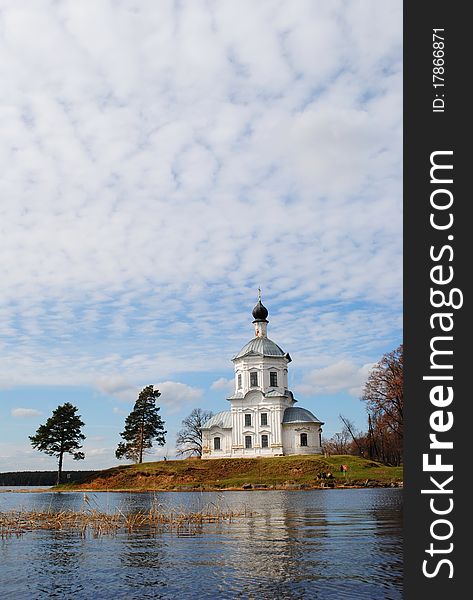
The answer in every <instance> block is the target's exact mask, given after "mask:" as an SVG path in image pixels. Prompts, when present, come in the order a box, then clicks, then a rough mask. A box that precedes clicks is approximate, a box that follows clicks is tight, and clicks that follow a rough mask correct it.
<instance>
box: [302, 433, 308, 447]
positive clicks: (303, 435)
mask: <svg viewBox="0 0 473 600" xmlns="http://www.w3.org/2000/svg"><path fill="white" fill-rule="evenodd" d="M301 446H307V433H301Z"/></svg>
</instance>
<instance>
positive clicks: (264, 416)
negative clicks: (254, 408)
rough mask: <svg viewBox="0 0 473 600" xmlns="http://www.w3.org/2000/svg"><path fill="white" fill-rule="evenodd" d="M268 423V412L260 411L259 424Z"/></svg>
mask: <svg viewBox="0 0 473 600" xmlns="http://www.w3.org/2000/svg"><path fill="white" fill-rule="evenodd" d="M267 424H268V413H261V425H267Z"/></svg>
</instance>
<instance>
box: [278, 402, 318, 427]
mask: <svg viewBox="0 0 473 600" xmlns="http://www.w3.org/2000/svg"><path fill="white" fill-rule="evenodd" d="M282 422H283V423H320V424H321V425H323V423H322V421H319V420H318V419H317V417H316V416H315V415H313V414H312V413H311V412H310V410H307V408H296V407H293V406H291V407H290V408H286V410H285V411H284V416H283V419H282Z"/></svg>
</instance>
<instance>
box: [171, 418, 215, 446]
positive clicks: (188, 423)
mask: <svg viewBox="0 0 473 600" xmlns="http://www.w3.org/2000/svg"><path fill="white" fill-rule="evenodd" d="M212 416H213V412H211V411H209V410H202V409H201V408H194V410H193V411H192V412H191V414H190V415H189V416H187V417H186V418H185V419H183V421H182V423H181V425H182V429H180V430H179V431H178V433H177V437H176V447H177V453H178V454H180V455H184V454H187V455H188V456H202V430H201V427H202V425H203V424H204V423H205V422H206V421H208V420H209V419H210V418H211V417H212Z"/></svg>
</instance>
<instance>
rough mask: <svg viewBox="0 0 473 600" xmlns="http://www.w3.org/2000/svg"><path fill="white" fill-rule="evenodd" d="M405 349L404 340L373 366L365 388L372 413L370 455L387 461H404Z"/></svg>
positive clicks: (369, 433) (369, 413) (365, 399)
mask: <svg viewBox="0 0 473 600" xmlns="http://www.w3.org/2000/svg"><path fill="white" fill-rule="evenodd" d="M403 367H404V353H403V346H402V344H401V345H400V346H399V347H398V348H396V350H393V351H392V352H390V353H388V354H385V355H384V356H383V358H382V359H381V360H380V361H379V362H378V363H377V364H376V365H375V366H374V368H373V370H372V371H371V373H370V375H369V377H368V380H367V382H366V384H365V387H364V390H363V396H362V398H361V399H362V400H363V401H365V402H366V409H367V411H368V417H369V431H368V447H369V451H370V455H371V458H376V459H378V460H380V461H382V462H384V463H386V464H400V463H401V462H402V440H403V434H404V393H403V383H404V368H403Z"/></svg>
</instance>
